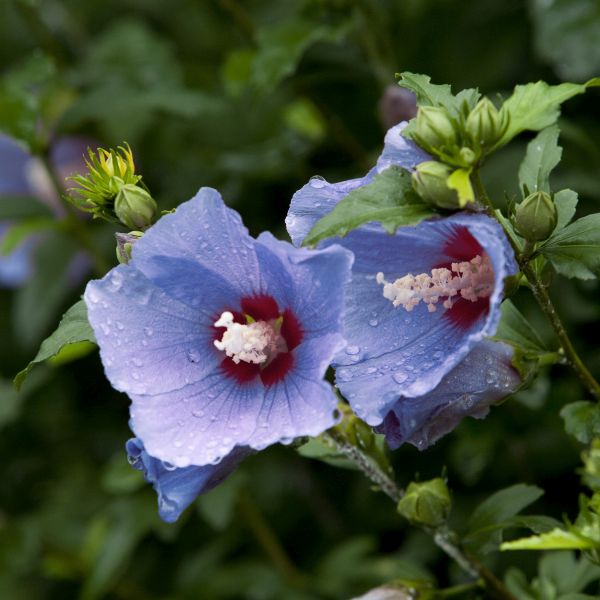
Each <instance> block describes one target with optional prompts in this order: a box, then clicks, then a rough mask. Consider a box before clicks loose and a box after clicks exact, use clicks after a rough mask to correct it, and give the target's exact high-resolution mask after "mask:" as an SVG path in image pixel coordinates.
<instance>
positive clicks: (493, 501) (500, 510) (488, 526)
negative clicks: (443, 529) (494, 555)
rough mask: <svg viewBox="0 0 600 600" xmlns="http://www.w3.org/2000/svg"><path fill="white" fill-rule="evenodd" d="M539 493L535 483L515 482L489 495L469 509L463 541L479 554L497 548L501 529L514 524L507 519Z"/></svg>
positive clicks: (541, 491) (537, 496) (500, 538)
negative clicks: (470, 510) (469, 514)
mask: <svg viewBox="0 0 600 600" xmlns="http://www.w3.org/2000/svg"><path fill="white" fill-rule="evenodd" d="M543 493H544V492H543V490H541V489H540V488H539V487H537V486H535V485H526V484H524V483H518V484H516V485H513V486H510V487H508V488H505V489H503V490H499V491H498V492H496V493H495V494H492V495H491V496H490V497H489V498H487V499H486V500H484V501H483V502H482V503H481V504H480V505H479V506H478V507H477V508H476V509H475V510H474V511H473V514H472V515H471V518H470V520H469V524H468V530H467V533H466V535H465V537H464V538H463V542H464V543H465V544H466V545H467V546H469V547H470V548H473V549H476V550H477V551H478V552H482V553H486V552H489V551H490V550H494V549H497V547H498V545H499V544H500V542H501V541H502V529H504V528H506V527H514V526H515V522H514V521H511V519H512V518H513V517H515V515H517V514H518V513H519V512H520V511H522V510H523V509H524V508H526V507H527V506H529V505H530V504H532V503H533V502H535V501H536V500H537V499H538V498H539V497H540V496H542V494H543ZM499 524H502V525H501V526H499ZM517 525H518V524H517Z"/></svg>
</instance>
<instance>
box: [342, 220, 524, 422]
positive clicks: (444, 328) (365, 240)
mask: <svg viewBox="0 0 600 600" xmlns="http://www.w3.org/2000/svg"><path fill="white" fill-rule="evenodd" d="M460 227H466V228H467V230H468V231H469V232H470V233H471V235H472V236H473V237H474V238H475V239H476V240H477V241H478V242H479V244H480V245H481V246H482V247H483V249H484V250H485V251H486V252H487V254H488V256H489V257H490V260H491V262H492V265H493V268H494V276H495V285H494V290H493V292H492V295H491V296H490V305H489V311H488V312H487V314H484V315H482V316H481V317H480V318H479V319H478V320H476V321H474V322H473V323H472V324H471V325H470V326H469V327H468V328H459V327H456V326H455V325H454V324H453V323H452V321H450V320H449V319H447V318H446V317H445V314H444V311H442V310H438V311H436V312H434V313H429V312H428V311H427V307H426V306H425V305H424V304H423V303H421V304H419V305H418V306H417V307H416V308H415V309H414V310H413V311H412V312H410V313H409V312H406V311H404V309H402V308H393V306H392V304H391V302H389V301H388V300H386V299H385V298H384V297H383V293H382V286H380V285H378V284H377V283H376V281H375V275H376V273H377V272H379V271H383V272H384V274H385V276H386V279H387V280H388V281H394V280H395V279H396V278H397V277H402V276H403V275H406V274H407V273H412V274H417V273H421V272H429V271H430V270H431V269H432V268H433V267H435V266H437V265H439V264H444V263H447V262H449V261H451V260H452V257H451V256H449V255H448V254H446V252H445V250H444V246H445V243H446V242H447V241H448V240H451V239H452V237H453V234H454V233H455V232H456V230H457V228H460ZM341 243H342V244H343V245H344V246H345V247H347V248H348V249H350V250H352V251H353V252H354V254H355V257H356V260H355V264H354V267H353V279H352V282H351V284H350V285H349V286H348V292H347V304H346V313H345V320H344V335H345V337H346V339H347V340H348V347H347V348H346V350H345V351H344V352H342V353H340V354H339V355H338V356H337V357H336V364H337V365H338V366H339V368H338V369H337V371H336V384H337V385H338V387H339V388H340V390H341V391H342V393H343V394H344V395H345V396H346V397H347V398H348V400H349V402H350V404H351V405H352V407H353V409H354V410H355V411H356V413H357V414H358V415H359V416H360V417H361V418H363V419H364V420H365V421H367V423H369V424H371V425H378V424H379V423H381V421H382V420H383V418H384V416H385V415H386V414H387V413H388V412H389V410H390V409H391V407H392V406H393V404H394V403H395V401H396V400H397V399H398V398H400V397H401V396H407V397H415V396H422V395H424V394H426V393H427V392H429V391H430V390H432V389H433V388H434V387H436V386H437V384H438V383H439V382H440V380H441V379H442V378H443V377H444V375H446V374H447V373H448V372H449V371H450V370H451V369H452V368H453V367H454V366H456V365H457V364H458V363H459V362H460V361H461V360H462V359H463V358H464V357H465V356H466V355H467V354H468V353H469V352H470V351H471V349H472V348H473V347H474V346H475V345H476V344H477V343H478V342H480V341H481V340H482V339H483V338H484V337H487V336H492V335H494V333H495V332H496V328H497V326H498V321H499V318H500V311H499V307H500V302H501V301H502V297H503V291H504V278H505V277H506V276H508V275H512V274H514V273H516V271H517V265H516V263H515V260H514V256H513V252H512V249H511V247H510V245H509V243H508V240H507V239H506V236H505V234H504V232H503V231H502V228H501V227H500V225H499V224H498V223H497V222H496V221H495V220H493V219H491V218H489V217H487V216H484V215H468V214H457V215H453V216H451V217H448V218H446V219H438V220H432V221H425V222H422V223H420V224H419V225H417V226H415V227H403V228H401V229H399V230H398V231H397V232H396V234H395V236H393V237H390V236H389V235H387V234H386V233H385V232H384V231H383V230H380V232H379V233H378V234H376V233H375V232H374V231H371V230H362V229H361V230H357V231H355V232H353V233H352V234H351V235H349V236H348V237H347V238H344V240H342V242H341Z"/></svg>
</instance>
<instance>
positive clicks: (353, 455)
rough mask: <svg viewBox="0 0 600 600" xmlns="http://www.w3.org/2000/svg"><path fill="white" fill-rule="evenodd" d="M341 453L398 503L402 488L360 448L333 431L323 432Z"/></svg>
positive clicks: (402, 491)
mask: <svg viewBox="0 0 600 600" xmlns="http://www.w3.org/2000/svg"><path fill="white" fill-rule="evenodd" d="M323 437H324V438H325V439H326V440H328V441H329V442H330V443H331V444H332V445H333V446H334V447H335V448H336V450H338V451H339V452H340V453H341V454H343V455H344V456H346V457H347V458H349V459H350V460H351V461H352V462H353V463H354V464H355V465H356V466H357V467H358V468H359V469H360V470H361V471H362V472H363V473H364V474H365V475H366V476H367V477H368V478H369V479H370V480H371V481H372V482H373V483H374V484H375V485H376V486H377V487H378V488H379V489H380V490H381V491H382V492H383V493H384V494H386V495H387V496H389V497H390V498H391V499H392V500H393V501H394V502H396V503H398V502H399V501H400V498H402V496H403V495H404V490H403V489H402V488H400V487H398V485H397V484H396V482H395V481H394V480H393V479H392V478H391V477H390V476H389V475H388V474H387V473H386V472H385V471H384V470H383V469H382V468H381V467H380V466H379V465H378V464H377V463H376V462H375V461H374V460H373V459H372V458H371V457H370V456H368V455H367V454H365V453H364V452H362V451H361V450H360V448H358V447H356V446H354V445H353V444H350V443H349V442H348V441H346V440H345V439H343V438H342V437H341V436H339V435H337V434H336V433H335V431H333V430H329V431H327V432H325V433H324V434H323Z"/></svg>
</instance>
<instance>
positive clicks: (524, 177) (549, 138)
mask: <svg viewBox="0 0 600 600" xmlns="http://www.w3.org/2000/svg"><path fill="white" fill-rule="evenodd" d="M558 135H559V129H558V126H557V125H552V126H550V127H546V129H543V130H542V131H540V133H538V135H536V136H535V138H534V139H533V140H532V141H531V142H529V144H528V145H527V153H526V154H525V159H524V160H523V162H522V163H521V166H520V167H519V187H520V188H521V190H523V189H524V188H525V187H527V190H528V193H529V194H531V193H533V192H538V191H539V192H548V193H549V192H550V173H551V172H552V169H554V167H556V165H557V164H558V163H559V162H560V157H561V156H562V148H561V147H560V146H559V145H558Z"/></svg>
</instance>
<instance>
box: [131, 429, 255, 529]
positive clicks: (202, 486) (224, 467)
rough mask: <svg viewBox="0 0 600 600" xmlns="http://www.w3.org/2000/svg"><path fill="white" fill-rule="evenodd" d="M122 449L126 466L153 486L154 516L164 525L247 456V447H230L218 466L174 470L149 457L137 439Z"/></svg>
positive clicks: (227, 474) (216, 483)
mask: <svg viewBox="0 0 600 600" xmlns="http://www.w3.org/2000/svg"><path fill="white" fill-rule="evenodd" d="M126 450H127V457H128V460H129V463H130V464H131V465H132V466H133V468H134V469H137V470H138V471H142V472H143V473H144V477H145V479H146V481H148V483H151V484H152V486H153V487H154V490H155V491H156V494H157V496H158V514H159V515H160V518H161V519H163V521H166V522H167V523H173V522H174V521H176V520H177V519H178V518H179V516H180V515H181V513H182V512H183V511H184V510H185V509H186V508H187V507H188V506H189V505H190V504H191V503H192V502H193V501H194V500H195V499H196V498H197V497H198V496H199V495H200V494H204V493H205V492H209V491H210V490H212V489H213V488H214V487H216V486H217V485H219V484H220V483H221V482H222V481H223V480H225V479H226V478H227V477H229V475H231V473H233V471H234V470H235V469H236V468H237V466H238V465H239V464H240V463H241V462H242V460H243V459H244V458H246V456H248V455H249V454H250V451H249V450H248V449H247V448H234V449H233V450H232V451H231V452H230V453H229V454H228V455H227V456H226V457H225V458H224V459H223V460H222V461H221V462H220V463H219V464H218V465H206V466H204V467H195V466H190V467H183V468H177V467H173V466H172V465H170V464H169V463H166V462H163V461H161V460H158V459H156V458H153V457H152V456H150V455H149V454H148V453H147V452H146V450H144V445H143V444H142V442H141V441H140V440H139V439H138V438H132V439H130V440H128V441H127V444H126Z"/></svg>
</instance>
